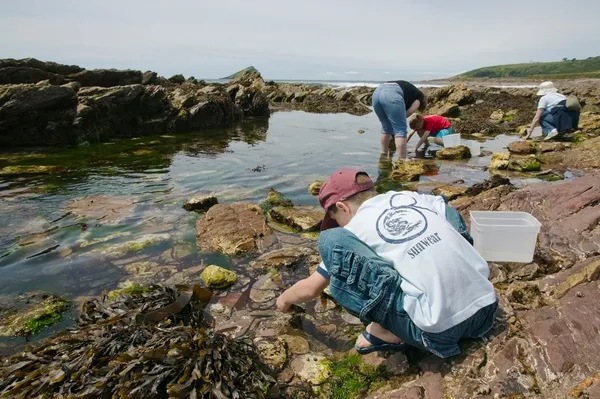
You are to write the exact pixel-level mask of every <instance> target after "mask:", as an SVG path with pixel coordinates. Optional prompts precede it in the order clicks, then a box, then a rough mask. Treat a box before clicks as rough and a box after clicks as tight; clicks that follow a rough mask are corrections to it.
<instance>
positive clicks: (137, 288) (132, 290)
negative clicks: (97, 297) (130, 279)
mask: <svg viewBox="0 0 600 399" xmlns="http://www.w3.org/2000/svg"><path fill="white" fill-rule="evenodd" d="M149 291H150V288H148V287H144V286H141V285H140V284H138V283H132V284H131V285H129V286H127V287H125V288H120V289H118V290H113V291H111V292H109V293H108V294H107V298H108V299H116V298H117V297H118V296H119V295H132V296H133V295H141V294H143V293H144V292H149Z"/></svg>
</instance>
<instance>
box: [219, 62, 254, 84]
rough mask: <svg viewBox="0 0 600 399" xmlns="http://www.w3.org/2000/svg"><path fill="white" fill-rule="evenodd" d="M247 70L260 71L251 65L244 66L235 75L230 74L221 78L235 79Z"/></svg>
mask: <svg viewBox="0 0 600 399" xmlns="http://www.w3.org/2000/svg"><path fill="white" fill-rule="evenodd" d="M246 71H248V72H258V70H257V69H256V68H254V67H253V66H252V65H251V66H249V67H248V68H244V69H242V70H241V71H237V72H236V73H234V74H233V75H229V76H226V77H224V78H221V79H229V80H231V79H235V78H237V77H238V76H240V75H241V74H243V73H244V72H246Z"/></svg>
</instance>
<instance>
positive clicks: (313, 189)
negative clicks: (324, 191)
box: [308, 180, 323, 195]
mask: <svg viewBox="0 0 600 399" xmlns="http://www.w3.org/2000/svg"><path fill="white" fill-rule="evenodd" d="M322 185H323V181H322V180H315V181H314V182H312V183H310V185H309V186H308V192H309V193H311V194H312V195H319V191H320V190H321V186H322Z"/></svg>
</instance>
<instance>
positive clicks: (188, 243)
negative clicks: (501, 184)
mask: <svg viewBox="0 0 600 399" xmlns="http://www.w3.org/2000/svg"><path fill="white" fill-rule="evenodd" d="M359 130H364V131H365V133H363V134H359V133H358V131H359ZM378 131H379V124H378V121H377V118H375V116H374V115H373V114H370V115H366V116H362V117H357V116H352V115H348V114H325V115H323V114H308V113H304V112H277V113H275V114H273V115H272V116H271V118H270V119H269V120H251V121H245V122H243V123H241V124H240V125H238V126H236V127H234V128H228V129H219V130H213V131H204V132H202V133H198V134H188V135H185V136H178V135H176V136H157V137H144V138H139V139H131V140H129V139H127V140H120V141H116V142H110V143H104V144H97V145H92V146H89V147H83V148H75V149H62V150H52V151H48V150H43V151H42V150H40V151H31V150H28V151H27V152H23V153H14V152H13V153H0V169H2V168H3V167H5V166H11V165H46V166H58V167H60V169H59V170H56V171H55V172H54V173H52V174H34V175H26V174H22V175H18V176H1V175H0V295H15V294H19V293H22V292H27V291H32V290H44V291H50V292H53V293H56V294H58V295H61V296H64V297H66V298H68V299H72V300H78V299H81V298H84V297H86V296H90V295H99V294H100V293H101V292H102V290H104V289H113V288H115V287H117V286H118V284H119V283H120V282H123V281H125V280H127V279H128V278H129V277H130V276H129V275H128V274H127V273H126V272H124V271H123V268H122V267H118V266H122V265H124V264H126V263H127V262H134V261H139V259H141V258H143V259H149V258H151V259H153V261H156V262H158V263H160V262H161V261H160V260H159V259H160V256H161V254H162V255H163V256H167V257H168V256H173V257H177V258H178V259H177V261H178V266H177V267H178V269H179V270H185V269H186V268H188V267H192V266H197V265H199V264H200V263H201V262H204V263H205V264H209V263H213V264H218V265H222V266H226V267H230V266H231V262H230V260H229V259H227V258H226V257H224V256H220V255H217V254H207V253H200V252H198V250H197V249H196V244H195V226H194V222H195V219H196V218H197V217H198V215H197V214H195V213H188V212H186V211H185V210H183V209H182V208H181V206H182V204H183V202H184V201H185V200H186V199H187V198H189V197H191V196H193V195H198V194H214V195H216V196H217V197H218V199H219V201H220V202H232V201H239V200H244V201H254V202H259V201H261V200H262V199H263V198H264V197H265V195H266V192H267V191H268V189H269V188H271V187H272V188H274V189H276V190H279V191H281V192H283V193H284V194H285V195H286V196H287V197H288V198H290V199H291V200H292V201H294V203H296V204H301V205H318V202H317V199H316V197H313V196H311V195H310V194H309V193H308V191H307V187H308V185H309V184H310V183H312V182H313V181H314V180H316V179H323V178H325V177H326V176H327V175H329V174H330V173H331V172H333V171H334V170H336V169H338V168H340V167H356V168H360V169H362V170H365V171H367V172H368V173H369V174H370V175H371V176H372V177H373V178H377V177H378V176H379V175H381V174H385V173H386V172H385V171H386V170H389V167H390V165H389V163H388V164H380V162H379V148H378V147H379V146H378V134H379V133H378ZM513 140H515V137H514V136H499V137H497V138H496V139H494V140H490V141H487V142H485V143H482V146H483V149H484V150H489V151H499V150H501V149H502V148H503V147H505V146H506V145H507V144H508V143H509V142H510V141H513ZM410 144H412V146H414V144H416V138H415V140H414V142H412V143H410ZM410 144H409V147H410ZM488 163H489V157H478V158H474V159H471V160H469V161H466V162H440V163H439V165H440V170H439V173H438V174H436V175H433V176H423V177H421V180H420V182H419V185H418V190H419V191H422V192H428V191H430V190H431V189H432V188H433V187H435V185H436V184H438V183H440V182H445V183H450V182H453V181H457V180H464V183H463V184H465V185H471V184H473V183H476V182H479V181H482V180H483V179H485V178H487V177H488V176H489V173H488V172H487V171H485V170H484V169H485V166H487V165H488ZM98 195H102V196H107V197H104V199H103V200H102V201H104V202H106V201H107V198H108V205H107V207H108V208H107V209H104V214H108V217H104V218H102V219H100V220H98V217H95V216H94V215H91V216H87V217H79V216H77V214H76V212H75V213H70V211H72V208H71V206H70V205H69V204H71V203H72V201H73V200H74V199H78V198H84V197H89V198H91V197H94V196H98ZM139 237H154V238H155V239H156V242H155V243H153V244H152V245H144V246H142V247H140V248H138V250H137V252H136V257H135V258H131V257H129V258H126V259H125V260H123V261H114V259H113V258H111V257H110V251H111V250H112V249H114V248H115V246H118V245H119V244H123V243H127V242H130V241H132V240H135V239H137V238H139ZM172 248H177V249H176V251H182V252H183V255H181V256H175V255H174V254H172V253H171V252H175V250H172ZM169 251H171V252H169ZM165 254H167V255H165ZM119 262H120V263H119Z"/></svg>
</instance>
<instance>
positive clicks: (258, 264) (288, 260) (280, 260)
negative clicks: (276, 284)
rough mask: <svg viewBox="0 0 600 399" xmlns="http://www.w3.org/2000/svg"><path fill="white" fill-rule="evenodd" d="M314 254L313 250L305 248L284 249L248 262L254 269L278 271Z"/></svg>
mask: <svg viewBox="0 0 600 399" xmlns="http://www.w3.org/2000/svg"><path fill="white" fill-rule="evenodd" d="M313 254H315V250H313V249H311V248H306V247H296V246H293V247H284V248H281V249H276V250H274V251H271V252H267V253H265V254H262V255H261V256H259V257H258V258H257V259H256V260H255V261H252V262H250V266H251V267H252V268H254V269H279V268H281V267H290V266H294V265H295V264H297V263H299V262H301V261H303V260H304V259H305V258H306V257H307V256H309V255H313Z"/></svg>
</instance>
